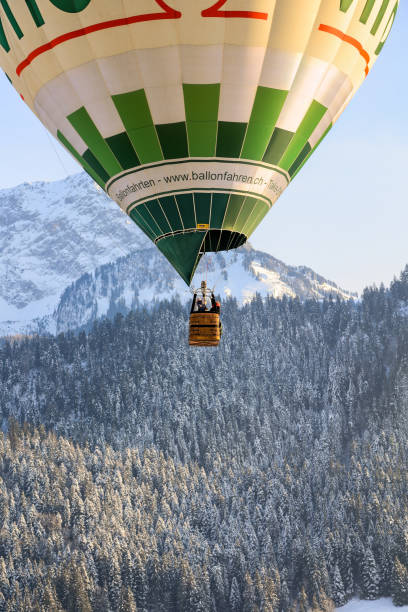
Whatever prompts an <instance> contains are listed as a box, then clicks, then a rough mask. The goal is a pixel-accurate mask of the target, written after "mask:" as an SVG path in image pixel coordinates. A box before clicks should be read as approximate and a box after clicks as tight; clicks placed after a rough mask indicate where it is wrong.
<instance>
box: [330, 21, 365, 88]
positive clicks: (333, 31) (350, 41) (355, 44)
mask: <svg viewBox="0 0 408 612" xmlns="http://www.w3.org/2000/svg"><path fill="white" fill-rule="evenodd" d="M319 30H320V31H321V32H327V34H333V35H334V36H337V38H340V39H341V40H344V42H346V43H348V44H349V45H352V46H353V47H354V48H355V49H357V51H358V52H359V53H360V55H361V57H362V58H363V59H364V60H365V62H366V67H365V74H366V76H367V74H368V73H369V71H370V69H369V67H368V65H369V63H370V56H369V54H368V53H367V51H366V50H365V49H364V47H363V45H362V44H361V43H360V42H359V41H358V40H357V39H356V38H352V36H348V35H347V34H345V33H344V32H342V31H341V30H338V29H337V28H333V27H332V26H328V25H324V24H323V23H321V24H320V25H319Z"/></svg>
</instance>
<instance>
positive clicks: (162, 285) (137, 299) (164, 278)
mask: <svg viewBox="0 0 408 612" xmlns="http://www.w3.org/2000/svg"><path fill="white" fill-rule="evenodd" d="M261 261H262V264H261V263H260V262H261ZM202 278H206V279H207V282H208V285H209V287H215V291H216V293H217V294H218V295H221V297H222V298H223V297H224V298H225V297H228V296H234V297H235V298H237V300H238V301H239V302H241V303H245V302H247V301H248V300H250V299H252V297H253V296H254V295H255V294H257V293H258V294H260V295H261V296H262V297H266V296H267V295H272V296H273V297H276V298H281V297H283V296H287V297H299V298H300V299H307V298H316V299H323V298H324V297H328V296H329V295H333V296H336V295H338V296H340V297H341V298H344V299H350V298H353V297H355V296H353V295H352V294H350V293H348V292H346V291H344V290H342V289H339V288H338V287H337V286H336V285H335V284H334V283H330V281H327V280H326V279H324V278H323V277H321V276H319V275H317V274H316V273H315V272H313V270H310V269H309V268H305V267H302V271H301V272H299V270H298V268H295V267H291V266H287V265H285V264H284V263H283V262H281V261H279V260H278V259H275V258H274V257H272V255H268V254H266V253H262V252H260V251H256V250H255V249H253V248H252V246H251V245H249V244H246V245H245V246H243V247H241V248H240V249H236V250H233V251H228V252H222V253H213V254H211V255H207V256H206V259H205V260H202V261H201V262H200V264H199V266H198V268H197V272H196V275H195V286H197V285H199V284H200V281H201V279H202ZM193 285H194V281H193ZM174 297H178V298H179V299H180V300H181V302H182V303H185V302H187V301H188V300H190V299H191V292H190V291H189V289H188V288H187V287H186V285H185V284H184V282H183V281H182V280H181V278H180V277H179V276H178V275H177V273H176V272H175V271H174V269H173V268H172V267H171V266H170V264H169V263H168V262H167V261H166V260H165V259H164V258H163V257H162V255H161V254H160V253H159V252H158V251H157V249H155V248H148V249H143V250H139V251H137V252H135V253H132V254H131V255H128V256H127V257H122V258H120V259H119V260H117V261H116V262H114V263H111V264H106V265H104V266H101V267H99V268H97V269H96V270H95V271H94V272H93V273H92V274H87V275H85V276H83V277H81V278H80V279H78V280H77V281H76V282H75V283H73V285H71V286H70V287H68V288H67V289H66V290H65V291H64V293H63V295H62V296H61V300H60V303H59V305H58V308H57V310H56V312H55V317H54V320H55V328H56V331H57V333H58V332H62V331H66V330H68V329H72V328H74V327H85V326H88V325H90V324H91V323H92V322H93V321H94V320H95V319H97V318H100V317H102V316H108V317H113V316H114V315H115V314H116V313H117V312H122V313H123V314H125V313H126V312H128V311H129V310H131V309H134V308H138V307H140V306H142V305H146V304H147V305H149V304H151V303H152V302H153V301H154V300H163V299H171V298H174Z"/></svg>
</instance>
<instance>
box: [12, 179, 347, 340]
mask: <svg viewBox="0 0 408 612" xmlns="http://www.w3.org/2000/svg"><path fill="white" fill-rule="evenodd" d="M112 262H113V263H112ZM205 277H207V278H208V283H209V285H212V286H215V288H216V291H217V293H218V294H220V295H221V296H223V297H225V296H229V295H232V296H235V297H236V298H237V299H238V300H239V301H240V302H246V301H247V300H249V299H251V297H252V296H253V295H254V294H255V293H260V294H261V295H262V296H265V295H273V296H274V297H282V296H285V295H286V296H289V297H295V296H297V297H299V298H300V299H306V298H317V299H320V298H322V297H324V296H326V295H328V294H333V295H339V296H341V297H343V298H346V299H347V298H349V297H351V294H350V293H348V292H347V291H343V290H341V289H339V288H338V287H336V285H335V284H334V283H330V282H329V281H327V280H326V279H324V278H323V277H321V276H319V275H317V274H316V273H315V272H313V271H312V270H310V269H309V268H304V267H292V266H287V265H285V264H284V263H283V262H281V261H279V260H277V259H275V258H274V257H272V256H271V255H268V254H266V253H262V252H260V251H255V250H254V249H253V248H252V247H251V246H250V245H246V246H244V247H242V248H241V249H238V250H237V251H229V252H223V253H218V254H211V255H210V254H208V255H206V256H205V257H204V258H203V260H202V261H201V262H200V265H199V267H198V269H197V272H196V276H195V282H196V283H197V284H198V285H199V284H200V282H201V278H205ZM67 287H68V289H67ZM62 294H63V295H62ZM176 295H177V296H179V297H180V299H181V300H182V301H187V300H188V299H189V298H190V293H189V290H188V289H187V287H186V285H185V284H184V282H183V281H182V280H181V279H180V277H179V276H178V275H177V273H176V272H175V271H174V269H173V268H171V266H170V265H169V264H168V262H167V261H166V260H165V258H164V257H163V256H162V255H161V253H159V251H158V250H157V249H156V248H155V247H153V246H152V243H151V242H150V241H149V240H148V239H147V238H145V236H144V235H143V233H142V232H141V231H140V230H139V228H138V227H137V226H136V225H135V224H134V223H133V222H132V221H130V219H129V218H128V217H127V216H126V215H125V214H123V213H122V211H121V210H120V209H119V207H118V206H117V205H116V204H114V203H113V202H112V201H111V200H109V198H108V197H107V196H106V194H105V193H104V192H103V191H102V190H101V189H100V188H99V187H98V186H97V185H96V184H95V183H94V182H93V181H92V180H91V179H90V178H89V177H88V176H87V175H85V174H78V175H75V176H69V177H68V178H66V179H64V180H61V181H55V182H49V183H47V182H37V183H24V184H22V185H19V186H17V187H14V188H12V189H3V190H0V335H6V334H10V333H16V332H20V331H27V330H36V329H42V330H44V327H41V325H44V324H45V326H46V327H45V329H49V330H50V331H55V330H58V331H60V330H65V329H67V328H68V327H77V326H82V325H88V324H89V323H90V322H91V321H93V320H94V319H95V318H97V317H100V316H110V315H112V314H114V313H115V312H118V311H127V310H129V309H130V308H134V307H137V306H138V305H140V304H144V303H149V302H151V301H152V300H155V299H156V300H161V299H166V298H171V297H173V296H176ZM61 296H62V297H61ZM39 325H40V327H39Z"/></svg>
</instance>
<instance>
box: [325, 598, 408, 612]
mask: <svg viewBox="0 0 408 612" xmlns="http://www.w3.org/2000/svg"><path fill="white" fill-rule="evenodd" d="M336 610H341V612H387V611H391V610H392V611H393V612H397V610H402V611H403V612H404V611H405V612H408V606H401V607H400V608H396V607H395V606H393V604H392V601H391V599H389V598H382V599H376V600H375V601H363V600H361V599H353V600H352V601H350V602H349V603H348V604H346V605H345V606H342V607H341V608H336Z"/></svg>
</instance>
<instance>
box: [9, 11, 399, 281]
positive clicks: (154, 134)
mask: <svg viewBox="0 0 408 612" xmlns="http://www.w3.org/2000/svg"><path fill="white" fill-rule="evenodd" d="M397 7H398V2H396V1H395V0H307V2H306V1H299V0H218V1H217V2H214V1H213V0H166V1H164V0H138V1H137V2H135V1H134V0H122V1H121V2H117V1H114V2H113V1H112V0H16V1H15V2H10V0H9V1H8V2H7V1H6V0H2V1H1V3H0V65H1V66H2V67H3V69H4V70H5V72H6V74H7V75H8V77H9V79H10V80H11V82H12V84H13V85H14V87H15V88H16V89H17V90H18V91H19V92H20V93H21V95H22V97H23V99H24V100H25V102H26V103H27V104H28V105H29V106H30V107H31V109H32V110H33V112H34V113H35V114H36V115H37V117H38V118H39V119H40V120H41V121H42V122H43V123H44V125H45V126H46V127H47V128H48V129H49V130H50V132H51V133H52V134H53V135H54V136H55V137H56V138H58V139H59V141H60V142H61V143H62V144H63V145H64V146H65V147H66V148H67V149H68V150H69V151H70V153H71V154H72V155H73V156H74V157H75V158H76V159H77V160H78V162H79V163H80V164H81V165H82V166H83V168H84V169H85V170H86V171H87V172H88V173H89V174H90V175H91V176H92V177H93V178H94V180H95V181H96V182H97V183H98V184H99V185H101V187H102V188H103V189H105V190H106V191H107V193H108V194H109V196H110V197H111V198H112V199H113V200H115V201H116V202H117V203H118V204H119V206H120V207H121V208H122V210H123V211H124V212H126V213H127V214H128V215H129V216H130V217H131V218H132V219H133V221H135V222H136V223H137V224H138V225H139V227H141V229H142V230H143V231H144V232H145V233H146V234H147V236H149V238H151V239H152V240H153V241H154V242H155V244H156V245H157V247H158V248H159V249H160V250H161V251H162V253H163V254H164V255H165V256H166V257H167V258H168V259H169V261H170V262H171V263H172V264H173V266H174V267H175V268H176V270H177V271H178V272H179V274H180V275H181V276H182V277H183V278H184V280H185V281H186V282H187V283H190V281H191V278H192V276H193V274H194V271H195V268H196V266H197V263H198V261H199V258H200V256H201V253H202V252H204V251H218V250H227V249H231V248H235V247H238V246H240V245H241V244H243V243H244V242H245V241H246V240H247V238H248V237H249V236H250V235H251V233H252V232H253V231H254V230H255V228H256V227H257V226H258V224H259V223H260V222H261V220H262V219H263V217H264V216H265V215H266V213H267V212H268V211H269V209H270V208H271V207H272V206H273V204H274V203H275V202H276V200H277V199H278V197H279V196H280V194H281V193H282V192H283V190H284V189H285V188H286V187H287V185H288V184H289V183H290V181H291V180H292V179H293V178H294V176H295V175H296V173H297V172H298V171H299V170H300V168H301V167H302V166H303V164H304V163H305V161H306V160H307V159H308V158H309V156H310V155H311V154H312V153H313V151H314V150H315V149H316V147H317V146H318V144H319V143H320V142H321V140H322V139H323V138H324V136H325V135H326V134H327V133H328V131H329V130H330V128H331V127H332V125H333V124H334V122H335V121H336V120H337V118H338V117H339V115H340V114H341V112H342V111H343V110H344V108H345V106H346V105H347V103H348V102H349V101H350V99H351V98H352V96H353V94H354V93H355V92H356V90H357V89H358V87H359V86H360V85H361V83H362V82H363V81H364V79H365V78H366V76H367V74H368V72H369V70H370V69H371V67H372V65H373V64H374V62H375V60H376V59H377V57H378V55H379V53H380V51H381V49H382V47H383V44H384V42H385V40H386V38H387V36H388V33H389V31H390V29H391V26H392V23H393V20H394V18H395V15H396V11H397ZM22 144H23V143H22Z"/></svg>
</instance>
